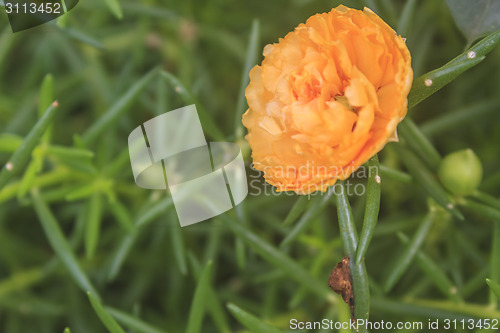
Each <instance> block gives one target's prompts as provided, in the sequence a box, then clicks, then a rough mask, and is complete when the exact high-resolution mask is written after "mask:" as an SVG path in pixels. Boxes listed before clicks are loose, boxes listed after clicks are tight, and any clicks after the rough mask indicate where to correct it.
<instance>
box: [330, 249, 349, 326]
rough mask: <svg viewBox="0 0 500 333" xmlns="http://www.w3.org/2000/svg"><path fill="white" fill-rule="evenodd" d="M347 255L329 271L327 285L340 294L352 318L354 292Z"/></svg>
mask: <svg viewBox="0 0 500 333" xmlns="http://www.w3.org/2000/svg"><path fill="white" fill-rule="evenodd" d="M349 262H350V261H349V257H346V258H344V259H342V261H340V262H339V263H337V266H335V268H334V269H333V271H332V272H331V273H330V277H329V279H328V286H329V287H330V288H332V290H333V291H334V292H336V293H337V294H339V295H341V296H342V299H343V300H344V302H346V303H347V305H349V308H350V309H351V319H352V321H355V319H354V294H353V291H352V276H351V268H350V266H349Z"/></svg>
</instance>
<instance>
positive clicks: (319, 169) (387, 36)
mask: <svg viewBox="0 0 500 333" xmlns="http://www.w3.org/2000/svg"><path fill="white" fill-rule="evenodd" d="M410 60H411V58H410V53H409V51H408V48H407V47H406V44H405V42H404V40H403V39H402V38H401V37H400V36H397V35H396V33H395V32H394V30H392V29H391V28H390V27H389V26H388V25H387V24H386V23H385V22H384V21H382V19H380V18H379V17H378V16H377V15H376V14H375V13H373V12H372V11H371V10H370V9H368V8H365V9H364V11H360V10H355V9H351V8H347V7H344V6H339V7H337V8H335V9H332V11H330V12H329V13H323V14H316V15H314V16H312V17H310V18H309V19H308V20H307V22H306V23H305V24H300V25H299V26H298V27H297V28H295V30H294V31H292V32H290V33H289V34H288V35H286V37H285V38H282V39H280V40H279V42H278V43H275V44H269V45H267V46H266V47H265V48H264V61H263V62H262V65H260V66H255V67H254V68H253V69H252V70H251V71H250V79H251V82H250V84H249V85H248V87H247V89H246V97H247V101H248V105H249V109H248V110H247V112H246V113H245V114H244V115H243V124H244V125H245V127H246V128H247V129H248V135H247V140H248V141H249V143H250V147H251V148H252V158H253V161H254V167H255V168H256V169H258V170H261V171H263V172H264V177H265V178H266V181H267V182H268V183H270V184H271V185H274V186H276V187H277V190H278V191H295V192H297V193H299V194H307V193H310V192H313V191H316V190H321V191H325V190H326V189H327V188H328V186H330V185H333V184H334V183H335V182H336V181H337V179H346V178H348V177H349V175H350V174H351V173H352V172H353V171H355V170H356V169H357V168H358V167H359V166H360V165H362V164H363V163H365V162H366V161H367V160H368V159H369V158H370V157H372V156H373V155H375V154H376V153H377V152H379V151H380V150H381V149H382V148H383V147H384V145H385V144H386V143H387V142H388V141H391V140H392V141H394V140H397V136H396V127H397V125H398V123H399V122H401V120H402V119H403V118H404V116H405V115H406V110H407V99H406V97H407V95H408V93H409V91H410V87H411V82H412V78H413V72H412V69H411V66H410Z"/></svg>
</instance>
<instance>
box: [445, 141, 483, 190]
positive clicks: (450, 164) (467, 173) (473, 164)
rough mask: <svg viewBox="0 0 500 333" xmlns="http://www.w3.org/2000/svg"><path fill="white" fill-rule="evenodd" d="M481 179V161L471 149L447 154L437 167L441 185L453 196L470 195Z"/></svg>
mask: <svg viewBox="0 0 500 333" xmlns="http://www.w3.org/2000/svg"><path fill="white" fill-rule="evenodd" d="M482 177H483V167H482V165H481V161H480V160H479V158H478V157H477V156H476V154H474V152H473V151H472V150H471V149H464V150H460V151H457V152H454V153H451V154H449V155H448V156H446V157H445V158H444V159H443V161H442V162H441V165H440V166H439V178H440V179H441V183H442V184H443V185H444V187H445V188H446V189H447V190H448V191H450V192H451V193H452V194H454V195H460V196H464V195H469V194H472V193H473V192H474V191H475V190H476V189H477V187H478V186H479V184H480V183H481V178H482Z"/></svg>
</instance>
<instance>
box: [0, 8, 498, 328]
mask: <svg viewBox="0 0 500 333" xmlns="http://www.w3.org/2000/svg"><path fill="white" fill-rule="evenodd" d="M494 2H495V1H478V2H471V1H446V4H448V5H449V6H450V7H451V12H450V11H449V9H448V7H447V6H446V4H445V1H426V2H420V1H414V0H408V1H406V2H402V1H385V0H384V1H378V0H366V1H364V0H360V1H353V2H352V3H351V2H350V3H349V4H348V5H349V6H353V7H356V8H362V7H363V6H368V7H370V8H371V9H373V10H374V11H375V12H377V13H378V14H379V15H380V16H381V17H382V18H383V19H384V20H386V21H387V22H388V23H389V24H390V25H391V26H393V27H394V28H395V29H396V31H397V32H398V34H402V35H403V36H404V37H405V38H407V39H406V42H407V45H408V47H409V48H410V51H411V54H412V64H413V68H414V72H415V80H414V83H413V88H412V91H411V93H410V96H409V111H408V115H407V117H406V119H405V120H404V121H403V122H402V123H401V125H400V126H399V127H398V131H399V136H400V142H399V143H397V144H396V143H391V144H388V145H387V146H386V147H385V148H384V150H383V151H381V152H380V153H379V154H378V156H375V157H374V158H372V159H371V160H370V161H369V162H368V163H367V164H366V167H367V169H368V170H370V167H375V168H376V172H369V173H367V174H366V175H365V176H361V177H352V178H351V179H348V180H346V181H344V182H339V183H337V186H339V187H336V188H335V190H336V192H328V193H326V194H323V195H314V196H311V197H307V196H297V195H290V194H289V193H281V194H277V193H275V192H271V191H270V186H268V185H265V184H264V180H263V179H262V177H261V175H258V174H257V173H256V172H255V170H252V169H251V168H250V167H248V168H247V173H248V176H249V177H248V178H249V190H250V194H249V196H248V197H247V199H246V200H245V201H244V202H243V203H242V204H240V205H239V206H238V207H237V208H236V209H233V210H232V211H229V212H227V213H225V214H223V215H221V216H218V217H216V218H213V219H212V220H211V221H207V222H203V223H199V224H196V225H193V226H190V227H185V228H181V227H180V226H179V224H178V221H177V217H176V212H175V208H174V206H173V203H172V199H171V196H170V195H169V194H168V193H166V192H164V191H151V190H145V189H142V188H139V187H137V186H136V184H135V183H134V181H133V177H132V173H131V170H130V161H129V153H128V147H127V137H128V134H129V133H130V131H131V130H132V129H134V128H136V127H137V126H138V125H140V124H142V123H144V122H145V121H147V120H148V119H151V118H152V117H154V116H156V115H159V114H162V113H164V112H166V111H169V110H173V109H176V108H179V107H182V106H185V105H189V104H196V106H197V109H198V113H199V116H200V119H201V122H202V125H203V129H204V131H205V134H206V136H207V140H208V141H232V142H236V143H238V144H239V145H240V146H241V148H242V152H243V155H244V157H245V162H246V163H247V165H248V166H249V165H250V163H251V158H250V152H249V147H248V144H247V143H246V142H245V140H244V138H243V137H244V134H245V130H244V128H243V127H242V125H241V121H240V120H241V115H242V114H243V113H244V112H245V110H246V109H247V105H246V101H245V97H244V93H245V88H246V86H247V84H248V82H249V78H248V73H249V71H250V69H251V68H252V67H253V65H255V64H257V63H259V62H260V61H261V59H262V57H261V53H262V49H263V47H264V45H265V44H267V43H272V42H276V41H277V40H278V38H280V37H283V36H284V35H285V34H286V33H287V32H289V31H291V30H292V29H293V27H295V26H297V25H298V24H299V23H301V22H304V21H305V20H306V19H307V17H309V16H311V15H313V14H315V13H318V12H325V11H329V10H330V9H331V8H332V7H333V6H336V5H337V4H338V1H334V2H333V3H332V2H331V1H323V0H312V1H290V2H287V4H286V6H283V4H282V3H279V2H269V1H250V2H238V3H236V2H231V1H229V0H221V1H215V2H214V1H208V2H194V1H171V0H168V1H158V0H151V1H146V2H138V1H118V0H109V1H97V0H88V1H80V3H79V4H78V6H77V7H75V8H74V9H73V10H71V11H70V12H69V13H68V14H67V15H64V16H62V17H60V18H59V19H58V22H57V23H54V22H51V23H48V24H46V25H43V26H40V27H38V28H35V29H32V30H29V31H25V32H19V33H16V34H12V33H11V31H10V28H9V27H8V22H7V21H6V20H4V21H2V22H1V23H0V30H1V31H2V33H1V34H0V76H1V78H2V80H0V166H2V169H1V171H0V332H8V333H16V332H43V333H45V332H47V333H52V332H65V333H69V332H70V331H71V332H96V333H99V332H105V331H109V332H123V331H126V332H145V333H161V332H163V333H165V332H193V333H194V332H203V333H205V332H206V333H210V332H224V333H228V332H247V331H251V332H281V331H287V330H288V329H289V326H290V320H291V319H292V318H294V319H297V320H298V321H320V320H322V319H323V318H327V319H330V320H333V321H344V322H349V321H350V320H351V319H350V313H349V308H348V306H347V305H346V304H345V303H344V302H343V300H342V299H341V297H340V296H339V295H337V294H335V293H333V292H332V291H331V290H330V289H329V288H328V285H327V283H328V276H329V274H330V272H331V271H332V269H333V268H334V267H335V265H336V263H337V262H339V261H340V260H342V258H343V257H346V256H349V257H350V258H351V272H352V277H353V285H354V294H355V305H356V308H355V314H356V317H357V318H369V319H370V320H372V321H380V320H384V321H386V322H387V321H392V322H397V321H416V320H419V321H422V322H424V323H425V322H427V320H428V318H451V319H453V318H457V319H468V318H476V319H477V318H499V317H500V311H499V309H500V308H499V300H498V295H499V293H498V289H499V287H498V283H499V281H500V200H499V197H500V173H499V171H498V170H500V160H499V158H498V142H500V125H499V124H500V114H499V113H498V112H497V110H498V106H500V97H499V96H498V84H499V81H498V78H499V77H500V62H499V61H498V59H499V55H500V53H499V52H500V49H499V48H497V45H498V44H499V43H500V31H498V28H499V27H498V20H497V19H495V18H494V17H495V15H497V14H498V13H497V11H488V10H486V11H485V8H487V7H485V6H486V5H485V4H487V3H489V4H491V5H495V6H496V4H494ZM463 4H466V5H467V6H468V7H467V11H465V10H464V9H458V10H457V8H458V7H459V5H463ZM471 4H473V5H474V6H473V7H474V8H472V7H471ZM285 7H286V8H285ZM469 7H470V8H469ZM470 11H472V12H470ZM481 11H482V12H481ZM480 13H484V14H485V15H487V16H488V18H485V19H482V20H479V19H478V17H479V16H478V15H479V14H480ZM465 14H467V15H468V16H467V15H465ZM497 16H498V15H497ZM497 16H496V17H497ZM492 17H493V20H494V24H492V25H488V24H487V23H488V22H490V19H491V18H492ZM454 19H455V20H456V22H457V24H458V26H459V27H460V29H461V30H462V31H463V32H464V34H465V38H464V37H463V36H462V35H461V34H460V32H459V31H458V30H457V29H456V28H455V22H454ZM495 24H496V25H495ZM492 27H495V29H493V28H492ZM492 29H493V30H492ZM495 31H496V32H495ZM488 34H489V35H488ZM483 36H486V37H484V38H483V39H480V40H478V41H477V42H476V40H477V39H478V38H480V37H483ZM473 42H475V44H474V45H473V46H470V45H472V43H473ZM464 50H465V51H464ZM457 54H458V56H457ZM443 64H444V65H443ZM55 100H57V101H58V103H57V104H58V106H57V107H56V105H57V104H53V102H54V101H55ZM466 148H470V149H471V150H472V151H473V152H474V154H475V155H477V158H478V159H479V161H481V164H482V166H483V180H482V182H481V183H480V184H479V187H478V188H476V186H474V190H472V187H471V188H470V189H469V190H468V191H460V192H457V191H455V189H454V188H452V187H450V186H449V184H448V180H447V177H449V176H453V175H452V174H451V173H450V171H448V170H447V169H445V170H441V171H440V170H439V166H440V165H441V163H443V161H444V160H446V157H445V158H444V159H443V158H442V156H447V155H448V154H450V153H453V152H455V151H460V150H463V149H466ZM378 159H379V160H380V162H379V161H378ZM451 164H452V166H451V167H452V168H453V169H456V168H455V164H456V163H455V162H453V163H451ZM378 167H379V168H378ZM449 167H450V166H448V168H449ZM370 171H373V169H371V170H370ZM438 174H439V177H438ZM455 176H456V175H455ZM459 176H460V175H459ZM349 182H351V184H352V182H353V183H354V184H361V185H363V186H366V187H365V188H366V192H364V193H363V194H362V195H351V196H348V195H347V193H348V192H349V191H348V189H349V184H350V183H349ZM476 185H477V184H476ZM339 188H340V189H342V191H340V192H339ZM259 193H260V194H259ZM358 233H359V238H358ZM86 293H87V294H86ZM89 302H90V303H89ZM103 303H105V304H106V305H104V304H103ZM224 304H227V305H226V306H224ZM342 332H348V330H342Z"/></svg>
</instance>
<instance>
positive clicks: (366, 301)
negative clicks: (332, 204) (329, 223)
mask: <svg viewBox="0 0 500 333" xmlns="http://www.w3.org/2000/svg"><path fill="white" fill-rule="evenodd" d="M339 187H340V189H341V191H340V193H338V190H335V191H334V193H335V196H336V202H337V216H338V220H339V228H340V236H341V238H342V242H343V244H344V251H345V253H346V255H347V256H348V257H349V258H352V260H351V261H350V268H351V275H352V283H353V287H352V289H353V292H354V306H355V308H354V316H355V318H356V319H364V320H368V316H369V310H370V291H369V288H368V277H367V274H366V268H365V264H364V262H361V263H360V264H356V262H355V260H354V258H356V248H357V246H358V235H357V232H356V226H355V225H354V218H353V215H352V210H351V206H350V205H349V200H348V198H347V194H346V191H345V186H344V182H343V181H340V182H339ZM359 332H361V333H363V332H366V328H363V327H360V330H359Z"/></svg>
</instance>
